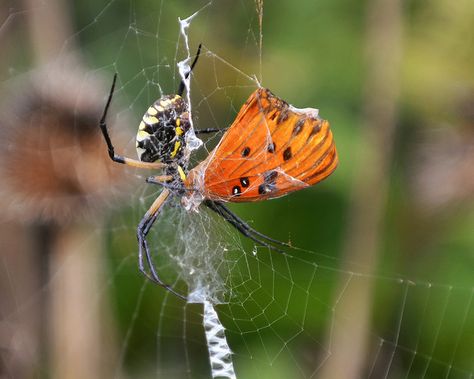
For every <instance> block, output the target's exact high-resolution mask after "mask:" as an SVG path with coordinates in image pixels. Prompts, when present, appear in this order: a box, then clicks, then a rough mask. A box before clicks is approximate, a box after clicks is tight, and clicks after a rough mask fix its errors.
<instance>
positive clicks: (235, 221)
mask: <svg viewBox="0 0 474 379" xmlns="http://www.w3.org/2000/svg"><path fill="white" fill-rule="evenodd" d="M205 205H206V206H207V207H208V208H210V209H212V210H213V211H214V212H216V213H217V214H218V215H220V216H222V217H223V218H224V219H225V220H226V221H227V222H228V223H229V224H231V225H232V226H233V227H234V228H236V229H237V230H238V231H239V232H240V233H242V234H243V235H244V236H245V237H247V238H250V239H251V240H252V241H254V242H256V243H258V244H260V245H262V246H265V247H267V248H268V249H270V250H274V251H277V252H279V253H284V252H285V251H284V250H281V249H280V248H278V247H276V246H273V245H271V244H270V243H269V242H272V243H275V244H279V245H282V246H286V247H289V245H288V244H285V243H283V242H280V241H277V240H274V239H273V238H270V237H267V236H266V235H264V234H262V233H260V232H257V231H256V230H255V229H253V228H251V227H250V226H249V225H248V224H247V223H246V222H245V221H243V220H242V219H241V218H239V217H238V216H236V215H235V214H234V213H232V212H231V211H230V210H229V209H227V207H225V206H224V205H223V204H221V203H219V202H217V201H206V202H205ZM256 236H259V237H261V238H262V239H266V240H267V241H269V242H267V241H264V240H262V239H260V238H258V237H256Z"/></svg>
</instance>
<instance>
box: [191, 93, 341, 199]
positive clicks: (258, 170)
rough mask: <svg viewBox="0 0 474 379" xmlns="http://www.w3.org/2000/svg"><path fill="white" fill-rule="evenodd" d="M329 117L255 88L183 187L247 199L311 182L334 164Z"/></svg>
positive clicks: (206, 194)
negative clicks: (292, 104)
mask: <svg viewBox="0 0 474 379" xmlns="http://www.w3.org/2000/svg"><path fill="white" fill-rule="evenodd" d="M337 164H338V158H337V152H336V147H335V144H334V138H333V135H332V132H331V130H330V127H329V122H328V121H326V120H323V119H321V118H320V117H319V115H318V111H317V110H316V109H313V108H306V109H298V108H295V107H293V106H291V105H289V104H288V103H286V102H285V101H284V100H282V99H280V98H278V97H277V96H275V95H273V94H272V93H271V92H270V91H269V90H268V89H265V88H258V89H257V90H256V91H255V92H254V93H252V95H251V96H250V97H249V99H248V100H247V101H246V103H245V104H244V105H243V106H242V108H241V110H240V111H239V113H238V115H237V117H236V119H235V121H234V122H233V124H232V125H231V127H230V128H229V129H228V130H227V132H226V133H225V134H224V136H223V137H222V139H221V141H220V142H219V144H218V145H217V147H216V148H215V149H214V150H213V151H212V152H211V153H210V154H209V156H208V157H207V159H205V160H204V161H203V162H201V163H200V164H199V165H198V166H196V167H195V168H194V169H192V170H191V171H190V172H189V174H188V176H187V179H186V181H185V186H186V187H188V189H189V190H190V191H191V192H192V191H194V192H198V193H200V194H201V197H202V198H205V199H210V200H217V201H230V202H246V201H260V200H266V199H271V198H276V197H280V196H283V195H286V194H288V193H290V192H293V191H296V190H299V189H302V188H305V187H308V186H311V185H313V184H316V183H318V182H320V181H321V180H323V179H324V178H326V177H327V176H329V175H330V174H331V173H332V172H333V171H334V170H335V169H336V167H337Z"/></svg>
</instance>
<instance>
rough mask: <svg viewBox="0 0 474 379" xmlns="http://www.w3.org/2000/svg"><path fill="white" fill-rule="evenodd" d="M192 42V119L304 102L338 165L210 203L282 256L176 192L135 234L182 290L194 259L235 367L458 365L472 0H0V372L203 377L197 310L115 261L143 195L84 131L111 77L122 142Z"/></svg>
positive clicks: (200, 121) (115, 131)
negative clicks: (305, 181)
mask: <svg viewBox="0 0 474 379" xmlns="http://www.w3.org/2000/svg"><path fill="white" fill-rule="evenodd" d="M191 15H194V16H193V18H192V19H190V21H189V27H188V28H187V29H186V30H185V31H186V35H187V37H188V38H189V41H188V43H189V51H188V49H187V48H186V39H185V38H184V37H183V34H181V32H180V23H179V19H181V20H183V19H186V18H187V17H189V16H191ZM199 43H202V44H203V53H202V56H201V58H200V61H199V63H198V65H197V66H196V68H195V70H194V72H193V77H192V80H191V88H192V89H191V93H190V99H191V104H192V109H193V120H194V123H195V126H196V127H197V128H206V127H226V126H228V125H229V124H230V123H231V122H232V120H233V119H234V118H235V115H236V114H237V112H238V110H239V109H240V106H241V104H243V102H244V101H245V99H246V98H247V97H248V95H249V94H250V93H251V92H252V91H253V90H254V89H255V88H256V87H257V86H258V83H260V84H261V85H263V86H265V87H268V88H270V89H271V90H272V91H273V92H274V93H275V94H277V95H278V96H280V97H282V98H283V99H285V100H287V101H288V102H289V103H291V104H293V105H295V106H297V107H316V108H319V109H320V115H321V116H322V117H323V118H325V119H328V120H329V121H330V122H331V125H332V130H333V133H334V136H335V140H336V145H337V148H338V153H339V159H340V166H339V167H338V169H337V170H336V171H335V173H334V174H333V175H331V176H330V177H329V178H328V179H326V180H325V181H324V182H323V183H321V184H318V185H317V186H316V187H314V188H311V189H305V190H304V191H299V192H296V193H294V194H292V195H290V196H287V197H284V198H281V199H277V200H273V201H267V202H262V203H254V204H238V205H232V206H231V208H232V210H233V211H235V213H237V214H238V215H239V216H240V217H242V218H243V219H245V220H248V221H249V222H250V223H251V225H252V226H253V227H255V228H256V229H257V230H259V231H261V232H263V233H265V234H267V235H269V236H271V237H273V238H277V239H279V240H282V241H291V244H292V245H293V246H295V248H294V249H289V250H288V252H287V254H285V255H278V254H275V253H273V252H268V251H266V250H265V249H263V248H255V247H254V246H253V244H252V243H251V242H249V241H246V240H245V239H243V238H241V237H240V236H239V235H238V234H237V232H234V231H232V230H231V229H229V228H227V227H226V226H224V225H223V224H222V221H220V220H218V219H216V218H214V217H213V216H211V215H209V214H207V213H206V212H205V211H204V210H202V211H201V212H200V213H199V214H186V212H185V211H184V210H182V209H181V208H180V207H179V203H178V202H177V203H175V204H174V206H172V207H170V209H169V210H167V212H165V214H164V215H163V217H162V219H161V220H160V221H159V222H158V224H157V225H156V226H155V228H154V231H153V232H152V233H151V236H150V245H151V246H152V251H153V253H154V254H155V255H156V266H157V267H158V268H159V270H160V272H162V273H163V275H164V278H165V280H166V281H168V282H170V283H174V285H175V286H176V288H179V289H180V290H182V291H185V290H186V278H187V275H188V274H189V273H190V272H191V271H193V265H194V264H195V265H196V266H197V267H199V266H200V264H201V263H200V262H201V261H203V260H205V261H206V262H210V264H209V265H207V264H206V265H204V266H203V267H204V268H203V269H204V270H206V269H207V270H208V271H209V273H208V276H206V277H207V278H208V279H209V281H212V283H211V284H210V285H212V286H215V287H216V288H218V289H219V290H220V291H223V292H224V295H223V300H224V301H223V304H219V305H217V306H216V309H217V312H218V314H219V317H220V318H221V321H222V323H223V325H224V326H225V328H226V334H227V338H228V342H229V345H230V348H231V349H232V351H233V353H234V355H233V359H234V364H235V369H236V372H237V377H238V378H257V377H258V378H441V377H442V378H472V376H473V375H474V302H473V295H474V280H473V274H474V202H473V199H474V69H473V68H474V2H472V1H471V0H458V1H456V2H453V1H449V0H432V1H429V2H419V1H402V0H367V1H362V2H361V1H353V0H336V1H334V0H331V1H330V0H300V1H297V2H289V1H268V2H263V1H262V0H242V1H239V2H234V1H228V0H220V1H217V0H214V1H212V0H211V1H184V0H179V1H171V0H161V1H159V0H157V1H149V0H129V1H123V0H106V1H92V0H83V1H80V2H72V1H67V0H42V1H36V0H4V1H3V2H2V3H0V46H1V47H2V59H1V60H0V93H1V96H0V141H1V142H0V157H1V159H0V178H1V179H0V195H1V197H0V205H1V209H2V211H1V212H0V222H1V227H0V246H1V250H0V251H1V253H0V258H1V260H0V263H1V264H0V358H1V359H0V378H33V377H35V378H36V377H38V378H84V377H88V378H109V377H115V378H132V377H133V378H136V377H138V378H156V377H159V378H161V377H163V378H210V377H211V376H210V365H209V361H208V356H207V348H206V343H205V339H204V330H203V327H202V306H201V305H199V304H185V303H184V302H183V301H181V300H180V299H178V298H175V297H174V296H173V295H170V294H169V293H168V292H166V291H165V290H164V289H162V288H159V287H156V286H154V285H152V284H150V283H148V282H147V281H146V280H145V279H144V278H143V277H142V276H141V275H140V274H139V272H138V267H137V257H136V254H137V244H136V237H135V230H136V225H137V224H138V222H139V221H140V219H141V217H142V215H143V214H144V213H145V211H146V209H147V208H148V207H149V206H150V204H151V203H152V201H153V199H154V198H155V197H156V196H157V194H158V189H157V188H155V187H153V188H150V186H147V185H146V184H145V183H144V179H145V177H146V176H148V175H150V173H149V172H140V171H139V170H131V169H127V168H124V167H120V165H117V166H118V167H116V166H115V165H114V164H113V163H111V162H109V160H108V156H107V152H106V148H105V145H104V143H103V140H102V137H101V135H100V134H99V133H98V132H99V131H98V120H99V118H100V115H101V113H102V110H103V107H104V104H105V101H106V97H107V95H108V92H109V90H110V85H111V81H112V77H113V74H114V72H117V73H118V83H117V89H116V93H115V96H114V102H113V106H112V108H111V110H110V112H109V117H108V125H109V129H110V130H111V134H112V138H113V140H114V142H115V144H116V146H117V151H120V152H122V151H123V152H125V153H126V155H128V156H130V157H135V151H134V144H135V142H134V138H135V133H136V130H137V126H138V123H139V120H140V118H141V117H142V115H143V113H144V112H145V111H146V109H147V108H148V106H149V105H150V104H151V103H152V102H153V101H154V100H156V99H157V98H158V97H160V96H161V95H162V94H169V93H174V92H175V91H176V88H177V86H178V84H179V81H180V78H179V74H178V70H177V63H178V62H179V61H181V60H183V59H185V58H186V57H187V56H188V55H193V54H194V52H195V49H196V47H197V45H198V44H199ZM219 138H220V135H219V134H217V135H216V136H211V137H206V138H205V139H204V148H202V149H201V150H200V151H198V152H197V153H196V154H195V156H194V158H193V159H194V160H193V162H198V161H199V160H201V159H203V158H204V157H205V156H206V154H207V152H209V151H210V150H211V149H212V148H213V146H215V144H216V143H217V142H218V140H219ZM190 240H193V242H195V241H200V242H199V243H200V244H199V243H198V244H194V245H192V246H191V245H190V244H189V242H190ZM176 256H177V257H182V259H181V258H179V259H177V258H175V257H176ZM180 262H181V263H182V262H187V264H189V265H184V266H182V265H181V267H180V264H179V263H180ZM210 267H211V268H210ZM201 269H202V268H201ZM187 273H188V274H187ZM216 273H217V274H216ZM206 275H207V274H206Z"/></svg>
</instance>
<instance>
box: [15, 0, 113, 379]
mask: <svg viewBox="0 0 474 379" xmlns="http://www.w3.org/2000/svg"><path fill="white" fill-rule="evenodd" d="M24 1H25V3H26V6H27V8H28V9H30V11H29V12H28V23H29V29H30V38H31V44H32V49H33V51H34V55H35V60H36V64H37V65H38V66H39V67H42V66H44V65H49V64H52V63H53V62H54V64H57V65H58V66H59V67H61V68H62V69H64V71H65V72H67V70H68V69H70V70H71V72H72V71H73V70H77V69H78V67H80V65H79V59H78V58H79V55H78V54H77V53H76V52H75V50H74V48H75V43H74V42H75V41H74V40H73V39H71V36H73V28H72V27H71V25H70V20H69V15H68V12H69V9H68V6H67V5H68V3H67V2H65V1H64V0H50V1H47V2H40V3H39V2H37V1H35V0H24ZM66 57H67V58H68V60H67V61H66V60H65V59H64V58H66ZM71 57H73V58H74V59H73V60H71V59H70V58H71ZM72 65H74V66H72ZM68 67H69V68H68ZM74 91H75V90H74V89H71V93H70V96H71V97H74V96H76V94H75V93H74ZM51 92H53V90H51ZM49 95H51V96H53V97H54V96H55V95H56V98H57V100H56V101H57V105H58V107H60V106H61V105H62V106H63V107H64V108H65V109H66V112H70V115H76V114H77V115H78V116H77V117H79V115H81V114H82V113H81V112H82V111H81V112H79V111H78V109H79V107H78V108H77V109H76V108H74V109H67V105H66V102H64V103H63V102H62V101H63V100H62V98H61V97H60V96H59V95H57V94H54V93H50V94H49ZM91 112H93V110H91ZM52 117H53V118H54V117H56V115H53V116H52ZM57 117H58V118H59V119H60V115H59V114H58V115H57ZM71 117H72V116H71ZM38 127H45V125H42V124H41V125H38ZM61 127H64V130H65V131H66V130H67V129H68V128H71V125H66V124H64V125H61ZM65 133H67V132H65ZM84 133H86V132H84ZM72 135H74V133H72ZM78 141H79V138H77V140H76V143H78ZM97 141H99V140H97ZM87 154H88V153H85V155H87ZM64 159H66V158H64ZM84 159H96V157H94V156H92V155H91V156H90V157H87V156H84ZM76 169H78V167H76ZM51 170H54V168H51ZM56 174H58V173H57V172H53V173H52V174H51V178H54V177H55V175H56ZM91 177H93V176H91ZM53 180H54V179H53ZM56 180H57V181H58V182H60V181H61V179H60V178H59V176H57V177H56ZM91 180H93V179H91ZM83 184H85V181H84V183H81V185H83ZM84 187H87V186H84ZM86 192H87V189H85V190H84V193H83V195H84V197H87V196H88V194H87V193H86ZM91 195H92V194H91ZM92 196H93V195H92ZM73 206H74V205H73V202H71V204H70V207H73ZM77 211H78V212H79V213H80V211H81V209H78V210H77ZM70 214H71V217H70V219H69V220H67V221H66V224H67V225H68V226H67V227H61V226H59V225H60V223H53V224H52V226H51V227H52V228H53V235H54V240H53V241H51V243H50V245H49V246H48V247H47V249H48V257H44V258H45V259H47V261H48V262H49V273H50V277H49V283H48V287H47V288H48V289H49V292H48V304H47V305H49V308H47V310H46V314H45V316H46V319H47V320H48V321H49V322H48V329H47V330H48V343H49V345H48V346H47V347H46V352H45V353H43V355H45V356H46V357H47V358H48V361H49V362H46V363H43V365H44V366H47V367H48V368H49V369H51V377H53V378H72V379H74V378H103V377H109V376H110V373H111V370H110V371H108V368H110V369H111V367H112V366H114V364H113V357H114V346H111V344H110V342H111V341H113V338H110V337H111V336H110V334H112V333H111V332H112V331H111V329H112V328H110V329H107V328H105V329H104V328H103V326H104V325H107V326H108V325H112V323H111V320H110V318H109V317H108V315H107V314H106V313H105V307H101V306H100V304H99V300H100V301H103V302H104V303H105V302H106V301H105V300H104V299H105V294H106V293H105V292H102V291H101V289H102V288H103V286H104V284H101V281H100V278H101V277H104V276H101V274H102V269H101V268H102V259H101V258H102V257H103V255H104V252H103V249H102V247H103V244H102V243H101V236H100V234H98V233H97V232H96V230H97V229H96V227H97V225H92V223H91V224H90V225H89V226H84V224H81V223H80V222H79V221H78V220H75V216H74V213H73V212H71V213H70ZM94 220H95V223H96V224H97V223H99V224H100V220H99V219H98V217H95V218H94ZM36 226H37V227H40V226H41V222H40V221H38V222H37V223H36ZM105 336H107V337H108V338H104V337H105ZM106 341H108V342H109V343H106ZM107 362H109V363H110V367H109V366H108V365H107Z"/></svg>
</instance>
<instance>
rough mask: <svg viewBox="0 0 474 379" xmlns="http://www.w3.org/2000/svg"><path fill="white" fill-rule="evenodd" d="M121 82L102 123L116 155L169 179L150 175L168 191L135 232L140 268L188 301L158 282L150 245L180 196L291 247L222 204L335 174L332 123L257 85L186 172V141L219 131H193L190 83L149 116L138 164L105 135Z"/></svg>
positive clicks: (254, 235)
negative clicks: (186, 95)
mask: <svg viewBox="0 0 474 379" xmlns="http://www.w3.org/2000/svg"><path fill="white" fill-rule="evenodd" d="M200 50H201V45H199V49H198V52H197V54H196V57H195V59H194V61H193V63H192V65H191V67H190V70H189V72H188V73H187V74H186V76H185V79H187V78H188V76H189V74H190V73H191V71H192V69H193V67H194V65H195V64H196V62H197V59H198V57H199V53H200ZM116 79H117V74H115V76H114V80H113V83H112V88H111V90H110V94H109V97H108V100H107V103H106V105H105V109H104V113H103V116H102V118H101V120H100V128H101V130H102V133H103V136H104V138H105V141H106V143H107V147H108V151H109V156H110V158H111V159H112V160H113V161H115V162H118V163H122V164H126V165H130V166H133V167H140V168H151V169H162V170H164V172H163V175H158V176H151V177H149V178H147V182H148V183H154V184H160V185H162V186H163V187H164V188H163V191H162V192H161V194H160V195H159V196H158V197H157V198H156V200H155V201H154V202H153V204H152V205H151V207H150V209H149V210H148V211H147V212H146V214H145V216H144V217H143V219H142V221H141V222H140V224H139V226H138V230H137V238H138V244H139V254H138V264H139V268H140V271H141V272H142V273H143V274H144V275H145V276H146V277H148V278H149V279H150V280H152V281H154V282H155V283H157V284H159V285H160V286H163V287H165V288H166V289H168V290H169V291H171V292H173V293H174V294H176V295H177V296H179V297H181V298H183V299H185V300H186V297H185V296H183V295H181V294H179V293H177V292H176V291H175V290H174V289H173V288H171V287H170V286H169V285H167V284H165V283H164V282H163V281H162V280H161V279H160V277H159V276H158V274H157V272H156V269H155V267H154V264H153V261H152V258H151V255H150V252H149V248H148V244H147V241H146V236H147V234H148V232H149V230H150V228H151V227H152V225H153V223H154V222H155V220H156V218H157V217H158V214H159V212H160V210H161V209H162V207H163V206H164V205H165V203H166V201H167V200H168V199H169V197H170V196H173V195H174V196H181V198H182V203H183V205H184V206H185V207H186V208H187V209H193V208H196V207H197V206H198V205H199V204H201V203H202V202H203V203H204V204H205V205H206V206H207V207H209V208H210V209H212V210H213V211H215V212H217V213H218V214H219V215H221V216H222V217H224V219H225V220H226V221H228V222H229V223H230V224H232V225H233V226H234V227H235V228H237V229H238V230H239V231H240V232H241V233H242V234H243V235H245V236H246V237H249V238H251V239H252V240H253V241H255V242H257V243H259V244H260V245H263V246H266V247H268V248H270V249H273V250H280V249H279V248H277V247H276V246H275V245H280V246H289V245H288V244H286V243H283V242H280V241H277V240H274V239H272V238H270V237H267V236H265V235H264V234H262V233H259V232H258V231H256V230H255V229H253V228H251V227H250V226H249V225H248V224H247V223H246V222H244V221H243V220H242V219H240V218H239V217H238V216H237V215H235V214H234V213H233V212H231V211H230V210H229V209H228V208H227V207H226V206H225V205H224V203H225V202H243V201H260V200H266V199H272V198H276V197H280V196H283V195H286V194H288V193H290V192H293V191H297V190H299V189H302V188H305V187H308V186H310V185H313V184H316V183H318V182H320V181H321V180H323V179H324V178H326V177H327V176H329V175H330V174H331V173H332V172H333V171H334V170H335V169H336V167H337V164H338V159H337V152H336V147H335V144H334V138H333V135H332V132H331V130H330V128H329V122H328V121H326V120H323V119H321V118H319V116H318V111H317V110H316V109H313V108H306V109H297V108H295V107H293V106H291V105H289V104H288V103H286V102H285V101H284V100H282V99H280V98H278V97H277V96H275V95H273V94H272V93H271V92H270V91H269V90H268V89H265V88H258V89H257V90H255V91H254V92H253V93H252V94H251V95H250V97H249V98H248V100H247V101H246V102H245V104H244V105H243V106H242V108H241V109H240V111H239V113H238V115H237V117H236V119H235V121H234V122H233V123H232V125H231V126H230V127H229V128H228V129H227V131H226V132H225V134H224V135H223V136H222V139H221V140H220V142H219V144H218V145H217V147H216V148H215V149H214V150H213V151H212V152H211V153H210V154H209V156H208V157H207V159H205V160H204V161H203V162H201V163H200V164H199V165H197V166H196V167H194V168H193V169H192V170H190V171H188V163H189V154H186V153H187V151H186V144H187V142H188V138H189V137H193V136H194V133H196V134H202V133H214V132H219V131H221V130H220V129H204V130H196V131H194V133H193V131H192V129H191V123H190V114H189V111H188V106H187V103H186V102H185V101H184V99H183V98H182V97H181V96H182V94H183V91H184V88H185V85H184V81H182V82H181V83H180V86H179V89H178V94H177V95H171V96H169V95H168V96H163V97H161V98H160V99H158V100H157V101H156V102H155V103H154V104H153V105H152V106H151V107H150V108H149V109H148V111H147V112H146V113H145V115H144V116H143V119H142V121H141V122H140V125H139V128H138V133H137V139H136V147H137V152H138V156H139V160H134V159H130V158H125V157H123V156H120V155H117V154H115V151H114V147H113V145H112V142H111V140H110V137H109V134H108V132H107V126H106V123H105V120H106V116H107V111H108V108H109V106H110V102H111V101H112V96H113V93H114V89H115V83H116ZM145 261H146V264H147V266H148V268H149V272H148V271H147V270H146V268H145Z"/></svg>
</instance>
